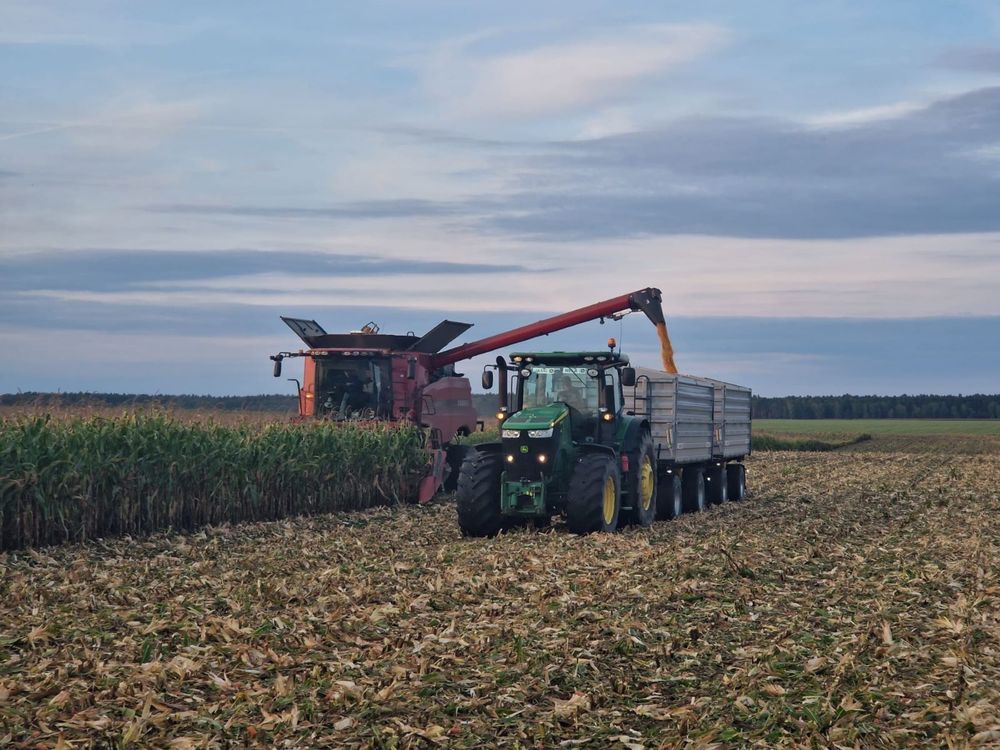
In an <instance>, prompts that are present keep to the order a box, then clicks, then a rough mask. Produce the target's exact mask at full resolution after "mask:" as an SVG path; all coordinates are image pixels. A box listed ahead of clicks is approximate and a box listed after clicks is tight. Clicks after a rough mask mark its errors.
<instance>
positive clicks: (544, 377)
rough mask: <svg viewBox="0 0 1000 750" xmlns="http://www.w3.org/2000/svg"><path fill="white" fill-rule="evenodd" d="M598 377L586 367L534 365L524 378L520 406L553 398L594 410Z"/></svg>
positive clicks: (554, 400)
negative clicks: (591, 375) (591, 373)
mask: <svg viewBox="0 0 1000 750" xmlns="http://www.w3.org/2000/svg"><path fill="white" fill-rule="evenodd" d="M597 393H598V381H597V379H596V378H592V377H590V376H589V375H588V374H587V368H586V367H535V368H533V369H532V371H531V374H530V375H529V376H528V377H527V378H525V380H524V399H523V402H522V408H525V409H530V408H531V407H533V406H545V405H546V404H551V403H554V402H556V401H561V402H563V403H565V404H566V405H567V406H569V407H570V408H572V409H575V410H576V411H579V412H582V413H585V414H587V413H596V412H597V403H598V399H597Z"/></svg>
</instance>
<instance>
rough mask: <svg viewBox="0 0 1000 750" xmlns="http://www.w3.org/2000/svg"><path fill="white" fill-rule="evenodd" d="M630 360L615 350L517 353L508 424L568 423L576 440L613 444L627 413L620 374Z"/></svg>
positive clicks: (513, 359)
mask: <svg viewBox="0 0 1000 750" xmlns="http://www.w3.org/2000/svg"><path fill="white" fill-rule="evenodd" d="M628 361H629V360H628V357H627V356H626V355H623V354H619V353H615V352H613V351H610V352H606V351H605V352H544V353H542V352H528V353H522V352H517V353H514V354H512V355H511V365H510V368H511V369H513V370H514V371H515V373H516V376H515V377H516V380H515V381H514V384H515V389H514V394H513V396H514V398H513V403H512V404H511V406H512V407H513V409H511V411H510V412H509V413H507V412H504V411H501V412H500V413H501V415H502V420H501V421H502V422H503V426H504V427H505V428H507V429H508V430H513V429H516V427H517V425H521V424H522V423H523V424H524V425H528V424H534V423H535V422H539V423H542V422H546V421H549V422H554V421H556V420H558V421H559V422H560V423H561V422H562V421H563V420H566V421H567V424H566V425H565V426H564V428H568V429H569V432H570V434H571V437H572V439H573V440H574V441H577V442H595V441H598V442H604V441H607V440H609V439H610V434H611V433H613V432H614V430H613V428H612V426H613V423H614V422H615V421H616V419H617V418H618V417H619V416H620V412H621V411H622V405H623V400H622V374H621V370H622V368H626V367H627V366H628ZM628 369H629V370H631V368H628ZM632 372H633V373H634V371H632ZM633 377H634V375H633ZM626 379H629V375H628V374H627V373H626ZM609 428H611V429H609ZM522 429H530V427H523V428H522Z"/></svg>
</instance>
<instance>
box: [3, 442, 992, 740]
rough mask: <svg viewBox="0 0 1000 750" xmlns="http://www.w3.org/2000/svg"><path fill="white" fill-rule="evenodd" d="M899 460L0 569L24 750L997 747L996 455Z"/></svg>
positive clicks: (148, 544)
mask: <svg viewBox="0 0 1000 750" xmlns="http://www.w3.org/2000/svg"><path fill="white" fill-rule="evenodd" d="M878 445H879V442H878V440H873V441H870V442H869V443H866V444H864V446H863V447H864V448H865V452H863V453H862V452H855V450H853V449H848V450H844V451H833V452H824V453H808V452H767V453H761V454H757V455H755V456H754V457H752V458H751V459H750V461H749V462H748V471H749V473H750V487H751V492H752V495H751V497H750V498H749V499H748V500H747V501H746V502H740V503H726V504H724V505H721V506H716V507H713V508H711V509H710V510H708V511H707V512H705V513H700V514H691V515H685V516H682V517H681V518H680V519H677V520H675V521H670V522H663V523H657V524H654V525H653V527H651V528H649V529H634V528H633V529H629V530H627V531H625V532H624V533H621V534H606V535H601V534H597V535H592V536H588V537H583V538H581V537H577V536H575V535H573V534H569V533H568V532H567V531H566V530H565V529H564V528H562V527H561V526H560V525H559V524H556V525H555V527H554V528H553V529H552V530H550V531H547V532H544V533H543V532H540V531H539V530H537V529H533V528H532V529H518V530H513V531H511V532H509V533H504V534H502V535H500V536H499V537H497V538H496V539H489V540H482V539H463V538H461V536H460V535H459V531H458V528H457V524H456V523H455V508H454V505H453V504H452V503H447V502H442V503H435V504H432V505H430V506H419V507H418V506H413V505H401V506H398V507H396V508H391V509H390V508H377V509H374V510H371V511H367V512H364V513H353V514H332V515H320V516H314V517H310V518H297V519H290V520H284V521H278V522H273V523H261V524H241V525H238V526H229V527H207V528H205V529H203V530H202V531H199V532H197V533H196V534H193V535H167V534H160V535H154V536H151V537H149V538H145V539H137V540H124V539H111V540H108V541H106V542H103V543H101V544H100V545H63V546H56V547H48V548H44V549H38V550H31V551H30V552H17V553H7V554H6V555H0V746H4V745H5V743H6V744H8V745H10V746H12V747H31V748H33V747H36V746H42V745H43V746H46V747H59V746H61V747H70V746H72V747H77V748H82V747H119V748H141V747H173V748H228V747H309V748H313V747H317V748H322V747H329V748H342V747H366V748H367V747H371V748H397V750H403V749H404V748H432V747H437V746H440V747H462V748H493V747H501V748H510V749H511V750H514V749H515V748H547V747H555V748H559V747H564V748H576V747H581V748H582V747H586V748H605V747H607V748H626V747H628V748H637V747H643V748H647V749H648V750H653V749H654V748H673V747H684V748H719V749H720V750H723V749H725V748H743V747H752V748H761V749H762V750H763V749H765V748H774V747H803V748H889V747H913V748H926V747H951V748H966V747H968V748H987V747H997V746H998V744H1000V583H998V579H997V570H998V569H1000V494H998V489H997V488H998V487H1000V455H997V454H992V455H989V454H976V455H964V454H960V453H958V452H956V451H955V450H946V449H945V448H946V446H945V445H944V444H940V445H939V449H938V450H935V451H934V452H933V453H931V454H928V453H921V454H915V453H904V452H898V451H894V450H882V451H875V450H874V449H875V448H876V447H878ZM860 447H861V446H858V448H860Z"/></svg>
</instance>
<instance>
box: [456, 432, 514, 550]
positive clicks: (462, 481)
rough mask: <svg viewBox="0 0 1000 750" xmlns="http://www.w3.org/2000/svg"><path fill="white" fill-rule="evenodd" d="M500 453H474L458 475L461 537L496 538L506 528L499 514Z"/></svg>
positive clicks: (466, 460)
mask: <svg viewBox="0 0 1000 750" xmlns="http://www.w3.org/2000/svg"><path fill="white" fill-rule="evenodd" d="M502 471H503V463H502V462H501V458H500V455H499V454H497V453H480V452H479V451H475V452H474V453H471V454H469V455H467V456H466V457H465V461H463V462H462V469H461V471H460V472H459V475H458V493H457V495H456V505H457V506H458V525H459V528H461V529H462V536H495V535H496V534H499V533H500V530H501V529H502V528H503V527H504V517H503V514H502V513H501V512H500V474H501V472H502Z"/></svg>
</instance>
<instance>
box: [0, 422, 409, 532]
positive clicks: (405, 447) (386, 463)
mask: <svg viewBox="0 0 1000 750" xmlns="http://www.w3.org/2000/svg"><path fill="white" fill-rule="evenodd" d="M424 460H425V459H424V455H423V453H422V451H421V449H420V435H419V433H418V432H417V431H416V430H414V429H412V428H407V427H398V428H397V427H387V426H380V425H353V426H338V425H331V424H322V423H320V424H309V425H299V424H290V423H277V424H264V425H262V424H252V423H248V424H237V425H221V424H217V423H213V422H207V423H197V422H194V423H192V422H187V423H185V422H182V421H180V420H177V419H174V418H171V417H169V416H166V415H162V414H155V413H145V414H131V415H123V416H118V417H113V418H102V417H77V418H72V419H69V420H55V419H52V418H49V417H22V418H15V419H12V420H8V421H0V550H3V549H17V548H20V547H26V546H38V545H45V544H56V543H62V542H67V541H83V540H88V539H94V538H98V537H105V536H120V535H145V534H149V533H151V532H154V531H159V530H164V529H177V530H190V529H195V528H198V527H201V526H205V525H208V524H220V523H235V522H241V521H262V520H274V519H279V518H284V517H287V516H298V515H310V514H314V513H323V512H329V511H341V510H356V509H361V508H367V507H370V506H373V505H380V504H385V503H389V502H393V501H396V500H398V499H400V498H401V497H402V494H403V493H404V492H405V488H406V483H407V480H408V479H409V478H410V476H411V474H412V472H414V471H416V470H419V468H420V467H421V466H422V465H423V462H424Z"/></svg>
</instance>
